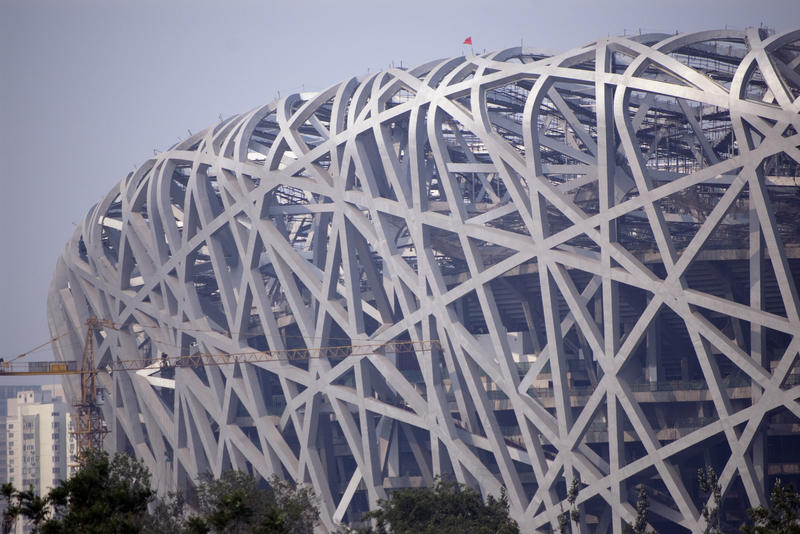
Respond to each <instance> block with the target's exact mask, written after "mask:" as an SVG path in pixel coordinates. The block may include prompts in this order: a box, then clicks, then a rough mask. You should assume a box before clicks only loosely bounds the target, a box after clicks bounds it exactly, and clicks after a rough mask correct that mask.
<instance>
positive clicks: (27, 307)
mask: <svg viewBox="0 0 800 534" xmlns="http://www.w3.org/2000/svg"><path fill="white" fill-rule="evenodd" d="M759 25H765V26H767V27H769V28H773V29H775V30H777V31H784V30H788V29H792V28H793V27H798V28H800V0H772V1H771V0H762V1H760V2H758V1H755V0H749V1H743V0H724V1H723V0H714V1H711V0H690V1H687V0H662V1H660V2H657V1H652V0H635V1H619V0H617V1H602V0H596V1H593V2H589V1H577V0H549V1H542V0H535V1H534V0H530V1H507V2H504V1H502V0H493V1H490V0H483V1H470V0H462V1H458V2H455V1H449V0H447V1H444V0H441V1H440V0H425V1H418V0H401V1H394V2H388V1H382V0H357V1H348V0H337V1H322V0H318V1H302V0H293V1H274V2H270V1H266V0H264V1H261V2H255V1H241V0H225V1H222V0H220V1H218V2H213V1H207V0H192V1H168V0H158V1H154V0H130V1H128V2H120V1H113V0H93V1H88V0H69V1H64V0H18V1H9V0H0V186H1V188H0V357H5V358H6V359H8V358H9V357H10V356H11V357H13V356H14V355H16V354H19V353H21V352H25V351H27V350H29V349H31V348H32V347H34V346H36V345H38V344H40V343H42V342H43V341H46V340H47V339H48V338H49V337H50V333H49V332H48V327H47V320H46V317H45V309H46V299H47V291H48V287H49V285H50V279H51V276H52V272H53V269H54V267H55V263H56V259H57V258H58V255H59V254H60V253H61V249H62V247H63V246H64V244H65V243H66V241H67V239H68V238H69V236H70V234H72V232H73V231H74V228H75V226H74V225H75V223H78V222H79V220H80V219H81V217H83V215H84V214H85V213H86V212H87V211H88V210H89V208H90V207H91V206H92V205H93V204H95V203H96V202H97V201H99V200H100V198H101V197H103V196H104V195H105V194H106V193H107V192H108V191H109V190H110V189H111V187H112V186H114V184H116V183H117V182H118V181H119V180H121V179H122V178H124V177H125V175H126V174H127V173H128V172H130V171H131V170H133V169H134V167H135V166H138V165H139V164H140V163H142V162H143V161H144V160H146V159H147V158H148V157H150V156H152V155H153V150H164V149H166V148H168V147H169V146H171V145H172V144H174V143H175V142H177V141H178V140H179V139H180V138H184V137H186V136H187V135H188V133H187V130H191V131H192V132H196V131H198V130H201V129H203V128H204V127H207V126H209V125H211V124H213V123H216V122H217V121H218V118H219V116H220V115H222V116H224V117H228V116H230V115H233V114H236V113H241V112H244V111H247V110H249V109H251V108H253V107H255V106H258V105H261V104H265V103H267V102H269V101H270V100H273V99H274V98H275V97H276V96H277V95H278V93H279V92H280V94H281V95H284V96H285V95H286V94H288V93H290V92H294V91H302V90H306V91H312V90H319V89H322V88H324V87H327V86H328V85H331V84H333V83H335V82H338V81H340V80H342V79H344V78H346V77H348V76H351V75H360V74H365V73H366V72H367V71H368V70H370V71H374V70H376V69H381V68H385V67H388V66H389V65H390V64H391V63H392V62H394V64H395V65H397V64H399V63H400V62H401V61H402V63H403V65H415V64H419V63H423V62H425V61H428V60H430V59H436V58H441V57H449V56H456V55H461V54H463V53H469V52H470V50H469V49H468V47H463V46H462V45H461V43H462V42H463V40H464V38H465V37H467V36H472V40H473V43H474V48H475V51H476V52H478V51H482V50H483V49H486V50H494V49H500V48H506V47H509V46H517V45H519V44H520V41H522V42H523V44H524V45H525V46H535V47H539V48H545V49H552V50H566V49H569V48H572V47H574V46H578V45H580V44H584V43H586V42H589V41H592V40H594V39H596V38H598V37H605V36H608V35H622V34H624V33H632V32H634V33H638V32H639V31H640V30H641V31H643V32H647V31H664V32H675V31H681V32H685V31H695V30H702V29H712V28H723V27H726V26H727V27H735V28H745V27H747V26H759ZM49 358H51V355H50V352H49V349H43V350H41V351H39V352H38V353H36V354H34V355H32V356H31V357H30V359H49Z"/></svg>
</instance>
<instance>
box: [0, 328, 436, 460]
mask: <svg viewBox="0 0 800 534" xmlns="http://www.w3.org/2000/svg"><path fill="white" fill-rule="evenodd" d="M101 328H109V329H112V330H119V329H118V328H117V326H116V325H115V324H114V323H113V322H111V321H109V320H106V319H98V318H97V317H90V318H89V320H88V321H87V322H86V338H85V341H84V346H83V356H82V358H81V362H80V366H79V365H78V362H74V361H70V362H52V361H50V362H17V361H16V360H18V359H19V358H21V357H23V356H25V355H26V354H28V353H30V352H33V350H37V349H39V348H41V347H43V346H45V345H47V344H49V343H53V342H55V341H56V340H58V339H59V338H60V337H62V336H63V335H65V334H62V336H57V337H54V338H52V339H51V340H50V341H48V342H46V343H43V344H41V345H39V346H38V347H36V349H32V350H31V351H29V352H28V353H23V354H21V355H19V356H17V357H16V358H14V359H13V360H10V361H8V362H6V361H3V360H2V359H0V376H34V375H74V374H77V375H80V378H81V398H80V400H79V401H77V402H76V403H75V404H74V406H75V408H76V409H77V415H78V418H77V422H76V426H75V430H74V431H73V432H72V434H74V435H75V436H76V441H77V447H78V452H79V453H82V452H84V451H86V450H88V449H92V448H97V449H99V448H102V445H103V438H104V437H105V435H106V434H107V433H108V430H107V429H106V427H105V425H104V424H103V415H102V410H101V408H100V404H99V403H98V395H97V389H98V388H97V374H98V373H100V372H107V373H111V372H115V371H138V370H141V369H152V368H154V367H157V368H161V369H164V368H173V369H174V368H177V367H201V366H207V365H228V364H236V363H258V362H270V361H279V360H286V361H301V360H311V359H314V358H326V359H341V358H346V357H353V356H368V355H370V354H377V353H386V352H409V351H422V352H427V351H431V350H435V349H438V348H440V343H439V341H438V340H423V341H386V342H380V343H369V344H360V345H339V346H331V347H315V348H302V349H285V350H267V351H245V352H237V353H197V354H192V355H183V356H172V357H168V356H166V355H163V356H162V357H161V358H145V359H132V360H117V361H113V362H111V363H110V364H107V365H105V366H104V367H103V368H101V369H97V368H96V367H95V365H94V337H95V332H96V331H97V330H99V329H101Z"/></svg>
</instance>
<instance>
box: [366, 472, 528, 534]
mask: <svg viewBox="0 0 800 534" xmlns="http://www.w3.org/2000/svg"><path fill="white" fill-rule="evenodd" d="M364 519H368V520H369V519H374V520H375V521H376V523H377V529H376V530H373V529H369V528H368V529H365V530H362V531H361V532H377V533H378V534H386V533H388V532H393V533H394V534H438V533H441V532H459V533H461V534H497V533H499V534H517V533H518V532H519V526H518V525H517V523H516V522H515V521H514V520H513V519H511V518H510V517H509V516H508V499H507V497H506V494H505V491H502V492H501V494H500V498H499V499H497V498H495V497H493V496H491V495H490V496H489V497H488V499H487V500H486V502H484V501H483V499H482V498H481V495H480V494H479V493H478V492H477V491H475V490H473V489H472V488H470V487H468V486H464V485H462V484H458V483H454V482H447V481H444V480H441V479H437V480H436V483H435V484H434V486H433V487H432V488H428V487H426V488H405V489H400V490H397V491H395V492H393V493H392V494H391V496H390V497H389V499H387V500H381V501H380V503H379V508H378V509H377V510H372V511H370V512H368V513H367V514H365V515H364Z"/></svg>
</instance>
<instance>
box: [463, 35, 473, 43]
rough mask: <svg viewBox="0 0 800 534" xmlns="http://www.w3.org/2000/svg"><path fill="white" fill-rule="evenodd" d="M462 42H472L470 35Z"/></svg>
mask: <svg viewBox="0 0 800 534" xmlns="http://www.w3.org/2000/svg"><path fill="white" fill-rule="evenodd" d="M462 44H468V45H471V44H472V36H469V37H467V38H466V39H464V42H463V43H462Z"/></svg>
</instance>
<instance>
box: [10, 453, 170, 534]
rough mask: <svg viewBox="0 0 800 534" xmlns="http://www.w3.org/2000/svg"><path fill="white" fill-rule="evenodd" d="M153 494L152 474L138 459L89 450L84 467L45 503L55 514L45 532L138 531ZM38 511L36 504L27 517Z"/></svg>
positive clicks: (123, 533)
mask: <svg viewBox="0 0 800 534" xmlns="http://www.w3.org/2000/svg"><path fill="white" fill-rule="evenodd" d="M154 495H155V493H154V491H153V490H152V489H151V487H150V472H149V471H148V470H147V468H146V467H144V466H143V465H142V464H141V463H139V462H138V461H136V460H135V459H134V458H131V457H130V456H128V455H126V454H119V453H118V454H115V455H114V456H113V458H112V457H109V455H108V454H107V453H106V452H104V451H97V450H92V451H88V452H86V453H84V455H83V456H82V457H81V459H80V468H79V469H78V470H77V471H76V472H75V473H74V474H73V475H72V476H71V477H70V478H69V479H67V480H66V481H64V482H62V483H61V485H59V486H58V487H56V488H53V489H52V490H51V491H50V493H49V494H48V496H47V498H46V499H43V501H44V502H46V503H49V504H50V505H51V507H52V510H53V515H52V517H51V518H49V519H45V520H44V521H43V522H41V528H40V530H41V532H42V534H68V533H69V534H72V533H74V532H81V533H83V534H106V533H117V534H128V533H130V534H134V533H138V532H140V531H141V528H142V525H143V524H144V520H145V518H146V516H147V505H148V503H149V502H150V501H151V500H152V499H153V497H154ZM34 512H36V507H35V506H33V507H32V508H30V509H28V510H26V509H23V514H25V515H26V516H27V517H36V516H35V515H29V514H33V513H34Z"/></svg>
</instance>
